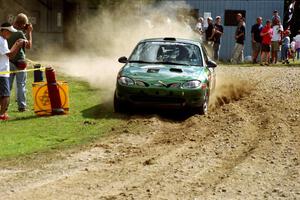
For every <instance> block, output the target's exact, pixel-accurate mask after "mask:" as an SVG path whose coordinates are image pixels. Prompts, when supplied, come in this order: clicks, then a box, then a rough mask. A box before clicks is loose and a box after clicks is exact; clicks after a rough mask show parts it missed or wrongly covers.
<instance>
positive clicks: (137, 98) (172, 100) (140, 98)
mask: <svg viewBox="0 0 300 200" xmlns="http://www.w3.org/2000/svg"><path fill="white" fill-rule="evenodd" d="M130 99H131V101H133V102H136V103H162V104H183V103H184V102H185V100H184V99H182V98H178V97H163V96H148V95H132V96H130Z"/></svg>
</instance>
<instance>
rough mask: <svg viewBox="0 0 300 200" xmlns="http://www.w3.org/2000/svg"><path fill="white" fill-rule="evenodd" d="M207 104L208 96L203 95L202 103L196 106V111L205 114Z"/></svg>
mask: <svg viewBox="0 0 300 200" xmlns="http://www.w3.org/2000/svg"><path fill="white" fill-rule="evenodd" d="M208 105H209V96H208V95H205V100H204V102H203V104H202V105H201V106H200V107H199V108H198V113H199V114H200V115H206V114H207V113H208Z"/></svg>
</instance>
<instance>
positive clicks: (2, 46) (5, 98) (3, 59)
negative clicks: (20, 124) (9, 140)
mask: <svg viewBox="0 0 300 200" xmlns="http://www.w3.org/2000/svg"><path fill="white" fill-rule="evenodd" d="M16 31H17V30H16V29H14V28H13V26H12V25H11V24H9V23H4V24H2V25H1V27H0V71H1V72H3V71H10V68H9V58H12V57H14V56H15V55H16V54H17V52H18V51H19V49H20V47H21V46H22V45H23V43H24V41H23V40H18V41H16V43H15V44H13V45H12V48H11V49H10V50H9V48H8V44H7V39H8V38H9V37H11V35H12V33H13V32H16ZM9 97H10V88H9V74H0V120H8V115H7V113H6V111H7V108H8V104H9Z"/></svg>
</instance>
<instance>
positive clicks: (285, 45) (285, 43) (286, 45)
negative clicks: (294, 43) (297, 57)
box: [281, 30, 291, 64]
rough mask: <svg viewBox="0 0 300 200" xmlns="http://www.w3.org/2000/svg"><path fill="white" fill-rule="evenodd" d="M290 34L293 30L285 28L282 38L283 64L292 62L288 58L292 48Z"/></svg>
mask: <svg viewBox="0 0 300 200" xmlns="http://www.w3.org/2000/svg"><path fill="white" fill-rule="evenodd" d="M290 34H291V32H290V31H289V30H285V31H284V32H283V38H282V49H281V60H282V64H285V63H286V64H290V63H289V58H288V52H289V49H290V42H291V39H290Z"/></svg>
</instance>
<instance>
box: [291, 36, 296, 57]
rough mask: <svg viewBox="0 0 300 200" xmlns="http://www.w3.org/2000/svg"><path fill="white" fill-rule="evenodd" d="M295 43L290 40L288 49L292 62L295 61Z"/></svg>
mask: <svg viewBox="0 0 300 200" xmlns="http://www.w3.org/2000/svg"><path fill="white" fill-rule="evenodd" d="M295 45H296V42H295V41H292V42H291V49H290V58H292V59H293V62H294V61H295V53H296V48H295Z"/></svg>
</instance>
